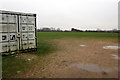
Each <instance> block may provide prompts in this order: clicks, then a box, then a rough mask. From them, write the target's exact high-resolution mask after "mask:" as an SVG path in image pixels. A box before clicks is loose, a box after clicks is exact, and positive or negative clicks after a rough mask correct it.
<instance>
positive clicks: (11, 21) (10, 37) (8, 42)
mask: <svg viewBox="0 0 120 80" xmlns="http://www.w3.org/2000/svg"><path fill="white" fill-rule="evenodd" d="M17 33H18V24H17V15H13V14H2V20H0V35H2V36H1V37H2V38H0V45H2V49H1V50H2V52H12V51H16V50H18V49H19V40H18V39H17V37H16V35H17Z"/></svg>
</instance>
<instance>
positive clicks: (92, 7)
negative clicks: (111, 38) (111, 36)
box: [0, 0, 119, 30]
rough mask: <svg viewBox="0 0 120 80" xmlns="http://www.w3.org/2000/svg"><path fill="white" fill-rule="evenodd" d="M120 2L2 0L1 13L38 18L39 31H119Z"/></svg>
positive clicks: (111, 0) (103, 0)
mask: <svg viewBox="0 0 120 80" xmlns="http://www.w3.org/2000/svg"><path fill="white" fill-rule="evenodd" d="M118 1H119V0H0V9H1V10H8V11H17V12H27V13H36V14H37V28H42V27H55V28H61V29H63V30H64V29H67V30H70V29H71V28H77V29H83V30H85V29H97V28H100V29H102V30H104V29H114V28H118Z"/></svg>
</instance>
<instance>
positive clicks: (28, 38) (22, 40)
mask: <svg viewBox="0 0 120 80" xmlns="http://www.w3.org/2000/svg"><path fill="white" fill-rule="evenodd" d="M36 40H37V37H36V14H31V13H20V12H11V11H0V53H2V54H3V55H4V54H14V53H16V52H22V51H33V50H36V49H37V43H36V42H37V41H36Z"/></svg>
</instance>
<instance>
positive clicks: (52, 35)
mask: <svg viewBox="0 0 120 80" xmlns="http://www.w3.org/2000/svg"><path fill="white" fill-rule="evenodd" d="M37 36H38V41H39V40H50V39H59V38H112V39H115V38H116V39H117V37H118V33H104V32H38V33H37Z"/></svg>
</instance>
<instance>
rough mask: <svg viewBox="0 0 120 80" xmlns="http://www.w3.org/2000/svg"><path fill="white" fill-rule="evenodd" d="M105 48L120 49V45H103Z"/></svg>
mask: <svg viewBox="0 0 120 80" xmlns="http://www.w3.org/2000/svg"><path fill="white" fill-rule="evenodd" d="M103 48H104V49H115V50H117V49H120V46H103Z"/></svg>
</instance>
